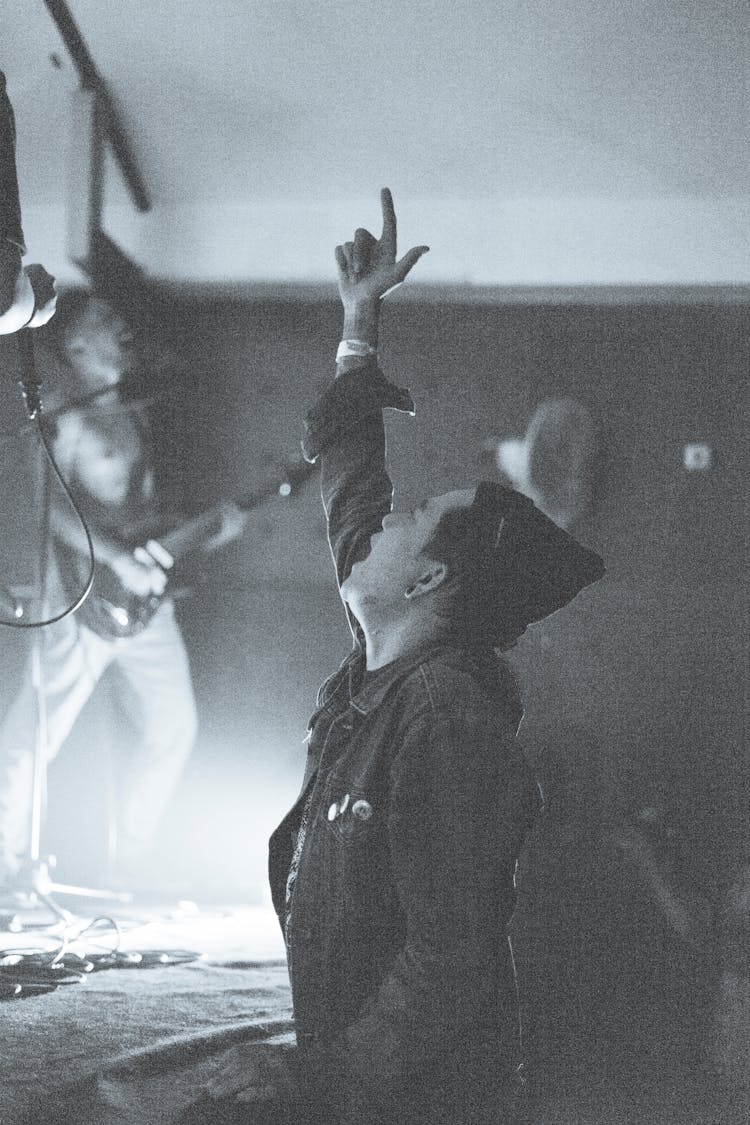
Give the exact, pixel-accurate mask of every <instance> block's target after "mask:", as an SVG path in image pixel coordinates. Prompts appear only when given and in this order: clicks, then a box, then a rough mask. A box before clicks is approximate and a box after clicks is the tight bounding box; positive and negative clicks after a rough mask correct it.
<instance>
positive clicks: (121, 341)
mask: <svg viewBox="0 0 750 1125" xmlns="http://www.w3.org/2000/svg"><path fill="white" fill-rule="evenodd" d="M65 346H66V350H67V352H68V355H69V356H70V359H71V362H72V363H73V365H74V367H75V368H76V371H77V372H78V374H79V375H80V376H81V377H82V378H83V379H84V380H85V381H86V383H87V385H89V386H90V387H91V388H92V389H97V388H99V387H109V386H114V385H115V384H116V383H118V382H119V381H120V379H121V378H122V376H123V375H124V374H125V372H126V371H128V370H129V368H130V367H131V366H132V363H133V358H134V348H133V334H132V332H131V331H130V328H129V327H128V325H127V323H126V322H125V320H124V319H123V317H121V316H120V314H119V313H118V312H116V311H115V310H114V309H113V308H112V306H111V305H109V304H107V302H106V301H100V300H98V299H94V300H92V301H91V302H90V303H89V305H88V306H87V308H86V311H85V312H84V314H83V316H82V317H81V318H80V320H79V321H78V322H77V323H76V324H75V325H74V326H73V327H72V328H71V329H70V331H69V332H68V335H67V336H66V340H65Z"/></svg>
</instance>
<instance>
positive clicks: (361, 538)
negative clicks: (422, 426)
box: [302, 362, 414, 586]
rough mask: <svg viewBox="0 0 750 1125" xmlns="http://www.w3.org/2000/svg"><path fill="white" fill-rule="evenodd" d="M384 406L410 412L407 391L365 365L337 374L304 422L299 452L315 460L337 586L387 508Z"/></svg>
mask: <svg viewBox="0 0 750 1125" xmlns="http://www.w3.org/2000/svg"><path fill="white" fill-rule="evenodd" d="M385 407H392V408H393V409H395V410H403V411H408V412H409V413H411V414H413V413H414V404H413V402H412V399H411V396H410V395H409V392H408V391H405V390H401V389H400V388H398V387H396V386H395V385H394V384H393V383H390V382H388V380H387V379H386V378H385V376H384V375H383V373H382V371H381V370H380V369H379V367H378V366H377V364H375V363H374V362H365V363H363V364H362V365H361V366H359V367H356V368H354V369H351V370H348V371H344V372H343V373H342V374H340V375H339V377H338V378H337V379H336V380H335V382H333V383H331V385H330V386H329V387H328V388H327V390H326V391H325V392H324V394H323V395H322V396H321V398H320V400H319V401H318V402H317V403H316V405H315V406H314V407H313V408H312V410H311V411H310V412H309V414H308V415H307V418H306V422H305V436H304V440H303V443H302V448H303V452H304V454H305V457H306V458H307V459H308V460H309V461H315V460H317V459H318V458H320V461H321V494H322V498H323V506H324V508H325V513H326V519H327V521H328V541H329V543H330V546H331V553H332V555H333V560H334V564H335V567H336V577H337V579H338V583H339V586H340V585H341V583H342V582H343V581H344V579H345V578H346V577H347V575H348V574H349V573H350V571H351V568H352V566H353V565H354V563H355V562H358V561H360V560H361V559H363V558H365V557H366V555H367V552H368V550H369V543H370V537H371V536H372V535H373V534H374V533H375V532H376V531H378V530H379V529H380V525H381V522H382V520H383V517H384V516H385V515H387V513H388V512H389V511H390V510H391V505H392V500H393V485H392V484H391V480H390V477H389V476H388V473H387V471H386V464H385V457H386V444H385V427H384V424H383V409H384V408H385Z"/></svg>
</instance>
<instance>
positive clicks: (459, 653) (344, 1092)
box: [213, 190, 604, 1125]
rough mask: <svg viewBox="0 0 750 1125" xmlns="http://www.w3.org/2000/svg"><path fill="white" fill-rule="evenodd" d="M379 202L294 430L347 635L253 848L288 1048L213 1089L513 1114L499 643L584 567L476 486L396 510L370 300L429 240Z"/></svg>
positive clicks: (564, 539)
mask: <svg viewBox="0 0 750 1125" xmlns="http://www.w3.org/2000/svg"><path fill="white" fill-rule="evenodd" d="M382 208H383V232H382V235H381V237H380V238H379V239H376V238H375V237H373V235H372V234H370V233H369V232H368V231H365V230H361V229H360V230H357V232H356V233H355V235H354V239H353V241H351V242H347V243H345V244H344V245H343V246H339V247H338V248H337V250H336V259H337V263H338V282H339V292H340V294H341V299H342V302H343V306H344V331H343V340H342V342H341V344H340V345H339V349H338V353H337V373H336V379H335V381H334V382H333V383H332V384H331V385H330V386H329V387H328V389H327V390H326V391H325V393H324V394H323V395H322V397H321V399H320V401H319V402H318V403H317V404H316V405H315V406H314V407H313V409H312V410H311V412H310V413H309V415H308V417H307V424H306V434H305V439H304V443H303V447H304V451H305V454H306V456H307V457H308V459H311V460H312V459H315V460H318V459H319V460H320V464H321V478H322V479H321V488H322V497H323V504H324V507H325V513H326V517H327V521H328V532H329V540H330V546H331V551H332V554H333V558H334V562H335V566H336V574H337V578H338V583H339V587H340V591H341V598H342V600H343V602H344V604H345V607H346V611H347V614H348V618H349V622H350V625H351V628H352V634H353V638H354V645H353V649H352V652H351V654H350V655H349V657H348V658H347V659H346V660H345V661H344V663H343V664H342V665H341V667H340V668H339V670H338V671H337V672H336V673H335V674H334V675H333V676H332V677H331V678H330V679H328V680H327V681H326V682H325V683H324V684H323V686H322V688H321V690H320V692H319V696H318V705H317V709H316V711H315V713H314V715H313V717H312V720H311V723H310V737H309V743H308V761H307V768H306V771H305V776H304V781H303V785H302V790H301V792H300V796H299V798H298V800H297V802H296V803H295V805H294V807H293V808H292V810H291V811H290V812H289V813H288V815H287V816H286V817H285V819H284V820H283V822H282V823H281V825H280V826H279V828H278V829H277V830H276V831H275V833H274V834H273V836H272V839H271V845H270V881H271V889H272V894H273V902H274V906H275V908H276V911H277V913H278V915H279V919H280V921H281V924H282V926H283V929H284V934H285V938H286V944H287V952H288V960H289V969H290V976H291V983H292V997H293V1005H294V1022H295V1031H296V1050H293V1051H292V1052H291V1053H290V1054H289V1055H288V1057H287V1067H286V1072H284V1070H283V1068H282V1067H281V1065H280V1064H279V1063H278V1061H277V1060H278V1055H276V1056H274V1054H273V1050H272V1045H271V1047H269V1049H268V1050H267V1051H266V1052H265V1053H264V1051H263V1049H262V1048H258V1047H256V1048H246V1049H245V1052H244V1059H243V1061H242V1062H240V1063H239V1065H238V1066H237V1067H236V1068H235V1073H234V1075H232V1074H231V1073H230V1070H231V1068H229V1067H228V1068H227V1073H226V1080H225V1082H224V1083H223V1084H222V1083H221V1082H217V1083H215V1084H214V1091H213V1092H214V1093H215V1094H227V1093H229V1092H231V1091H234V1092H239V1091H241V1097H242V1098H243V1099H245V1100H247V1099H249V1098H252V1097H253V1096H257V1097H264V1096H266V1095H267V1094H268V1092H269V1090H270V1089H271V1088H272V1087H274V1086H275V1087H276V1089H277V1090H280V1089H281V1088H282V1087H283V1085H284V1083H285V1082H286V1087H287V1090H289V1089H290V1088H291V1086H292V1085H293V1084H296V1087H297V1090H298V1096H299V1098H300V1100H301V1103H302V1105H303V1106H304V1107H305V1110H304V1113H303V1112H302V1111H300V1113H298V1114H297V1115H296V1116H294V1117H293V1120H295V1121H300V1120H309V1121H311V1122H315V1123H317V1125H322V1123H323V1122H326V1123H333V1122H336V1123H339V1125H355V1123H356V1125H364V1123H368V1125H375V1123H378V1125H396V1123H397V1122H398V1123H404V1125H427V1123H428V1122H429V1125H488V1123H489V1122H493V1123H496V1122H509V1121H517V1120H518V1113H519V1112H520V1110H519V1101H520V1087H521V1082H520V1078H519V1065H520V1062H521V1060H520V1043H519V1028H518V1005H517V997H516V983H515V975H514V969H513V959H512V954H511V949H510V944H509V938H508V927H509V923H510V920H511V917H512V914H513V909H514V904H515V897H516V895H515V885H514V875H515V868H516V862H517V859H518V855H519V852H520V850H521V847H522V844H523V841H524V837H525V835H526V834H527V832H528V831H529V829H530V827H531V825H532V823H533V821H534V819H535V816H536V814H537V812H538V810H539V804H540V799H539V793H538V787H537V785H536V783H535V781H534V778H533V777H532V775H531V772H530V770H529V767H528V766H527V764H526V761H525V760H524V757H523V754H522V752H521V750H520V748H519V746H518V744H517V742H516V734H517V730H518V726H519V723H520V720H521V717H522V707H521V703H520V700H519V696H518V693H517V690H516V686H515V683H514V679H513V676H512V673H511V671H510V669H509V666H508V665H507V663H506V662H505V660H504V659H503V658H502V657H500V656H498V655H497V653H496V650H497V649H504V648H507V647H509V646H510V645H512V644H513V643H514V641H515V640H516V639H517V638H518V637H519V636H520V635H521V634H522V633H523V632H524V630H525V628H526V626H527V625H529V624H530V623H531V622H533V621H538V620H541V619H542V618H544V617H546V616H547V615H548V614H550V613H552V612H554V611H555V610H556V609H559V608H560V607H561V606H563V605H565V604H566V603H567V602H568V601H570V600H571V599H572V598H573V597H575V595H576V594H577V593H578V592H579V591H580V590H581V589H582V588H583V587H584V586H586V585H587V584H589V583H590V582H593V581H596V580H597V579H598V578H600V577H601V575H602V573H603V569H604V568H603V566H602V563H601V560H600V559H599V558H598V556H596V555H595V554H593V552H591V551H588V550H586V549H585V548H584V547H581V546H580V545H579V544H578V543H577V542H576V541H575V540H574V539H572V538H571V537H570V536H569V535H567V534H566V533H565V532H564V531H561V530H560V529H559V528H558V527H556V525H554V524H553V523H552V522H551V521H550V520H548V519H547V517H546V516H544V515H542V513H541V512H539V511H538V510H537V509H536V508H535V507H534V505H533V504H532V502H531V501H530V500H528V499H526V498H525V497H524V496H521V495H520V494H518V493H515V492H513V491H511V490H508V489H505V488H502V487H500V486H499V485H497V484H494V483H491V482H482V483H481V484H479V485H478V486H477V487H473V488H469V489H465V490H461V491H455V492H449V493H446V494H444V495H441V496H433V497H431V498H430V499H428V500H426V501H425V502H424V503H423V504H422V505H420V507H418V508H417V509H416V511H402V512H398V513H397V512H394V511H393V510H392V492H393V490H392V486H391V481H390V479H389V477H388V474H387V472H386V467H385V433H384V426H383V409H384V408H385V407H391V408H393V409H396V410H402V411H408V412H411V411H412V410H413V405H412V400H411V397H410V395H409V393H408V392H407V391H405V390H400V389H399V388H397V387H396V386H394V385H393V384H392V383H390V382H388V380H387V379H386V378H385V376H384V375H383V374H382V372H381V371H380V369H379V367H378V363H377V347H378V324H379V312H380V303H381V300H382V298H383V296H384V295H385V294H386V293H387V292H388V290H390V289H391V288H392V287H393V286H395V285H397V284H399V283H400V282H402V281H403V280H404V278H405V277H406V275H407V274H408V273H409V271H410V270H411V269H412V267H413V266H414V265H415V264H416V262H417V261H418V259H419V258H420V257H421V256H422V254H424V253H425V252H426V250H427V247H425V246H419V247H415V248H414V249H412V250H410V251H408V252H407V253H406V254H405V255H404V256H403V257H402V258H401V259H397V256H396V217H395V213H394V209H393V202H392V200H391V196H390V192H388V191H387V190H384V191H383V193H382ZM240 1057H241V1051H239V1050H238V1052H237V1058H238V1061H239V1060H240ZM305 1114H306V1116H305Z"/></svg>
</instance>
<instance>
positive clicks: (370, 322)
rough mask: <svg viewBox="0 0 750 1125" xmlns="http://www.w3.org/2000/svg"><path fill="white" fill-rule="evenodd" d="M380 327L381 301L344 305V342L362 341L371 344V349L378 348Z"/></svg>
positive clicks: (374, 300) (375, 299)
mask: <svg viewBox="0 0 750 1125" xmlns="http://www.w3.org/2000/svg"><path fill="white" fill-rule="evenodd" d="M379 325H380V300H379V299H378V298H373V299H372V300H368V301H358V302H357V303H356V304H352V305H344V327H343V331H342V338H343V339H344V340H361V341H362V342H363V343H365V344H369V345H370V347H372V348H377V346H378V328H379Z"/></svg>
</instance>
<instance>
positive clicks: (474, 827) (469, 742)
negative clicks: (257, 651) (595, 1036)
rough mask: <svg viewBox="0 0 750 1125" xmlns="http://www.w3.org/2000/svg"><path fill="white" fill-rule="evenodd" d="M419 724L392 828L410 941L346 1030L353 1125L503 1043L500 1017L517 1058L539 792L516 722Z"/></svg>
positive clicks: (509, 1053) (401, 760) (508, 1059)
mask: <svg viewBox="0 0 750 1125" xmlns="http://www.w3.org/2000/svg"><path fill="white" fill-rule="evenodd" d="M414 727H415V729H412V730H410V731H409V732H408V733H407V734H406V736H405V738H404V741H403V743H402V745H401V749H400V752H399V754H398V757H397V759H396V762H395V767H394V770H393V798H392V806H391V814H390V819H389V825H388V832H389V843H390V851H391V860H392V865H393V873H394V879H395V883H396V889H397V894H398V897H399V900H400V904H401V907H402V909H403V911H404V914H405V917H406V920H407V930H406V940H405V944H404V946H403V948H402V949H401V950H400V952H399V954H398V957H397V959H396V961H395V964H394V966H393V968H392V970H391V971H390V973H389V974H388V975H387V976H386V977H385V979H384V980H383V981H382V984H381V986H380V988H379V989H378V991H377V992H376V993H375V994H374V996H373V997H372V998H371V999H370V1001H369V1002H368V1004H367V1005H366V1007H365V1009H364V1010H363V1012H362V1014H361V1015H360V1017H359V1018H358V1019H357V1021H356V1022H355V1023H354V1024H353V1025H351V1026H350V1027H349V1028H348V1030H347V1033H346V1035H345V1043H344V1045H343V1052H342V1054H343V1059H344V1065H345V1069H346V1073H345V1074H344V1075H343V1076H342V1078H343V1081H342V1086H343V1089H344V1091H345V1092H346V1094H345V1104H347V1109H346V1111H345V1112H344V1115H343V1116H344V1121H345V1122H347V1125H348V1123H349V1122H350V1121H351V1122H354V1121H355V1120H361V1119H362V1113H364V1112H365V1106H367V1107H369V1109H368V1110H367V1112H369V1113H372V1112H375V1114H376V1116H375V1118H374V1119H375V1120H376V1119H377V1112H379V1111H382V1112H383V1113H384V1114H385V1113H386V1109H387V1107H389V1106H393V1105H398V1104H400V1103H401V1102H402V1101H403V1099H404V1098H405V1097H406V1098H408V1093H407V1092H408V1090H409V1087H410V1083H411V1078H410V1074H412V1075H413V1074H414V1072H419V1071H423V1070H425V1069H427V1070H429V1069H430V1068H431V1067H432V1066H437V1067H439V1065H440V1063H439V1060H440V1058H441V1056H442V1057H443V1058H445V1057H446V1053H447V1052H451V1051H455V1050H456V1049H457V1048H458V1047H462V1048H463V1047H465V1045H466V1044H467V1043H471V1042H476V1043H477V1044H483V1043H484V1044H486V1043H487V1042H488V1041H489V1042H490V1043H492V1042H496V1038H495V1039H493V1031H494V1029H496V1028H497V1025H498V1015H499V1018H500V1035H501V1039H502V1052H503V1056H504V1061H505V1063H506V1065H507V1067H508V1068H509V1069H512V1068H513V1067H514V1066H515V1065H516V1064H517V1061H518V1057H517V1056H518V1050H519V1042H518V1016H517V1002H516V990H515V976H514V970H513V962H512V957H511V954H510V950H509V946H508V934H507V931H508V924H509V921H510V918H511V915H512V912H513V908H514V905H515V886H514V874H515V866H516V859H517V857H518V854H519V851H520V849H521V846H522V842H523V838H524V836H525V834H526V833H527V831H528V830H529V828H530V827H531V824H532V823H533V820H534V818H535V816H536V813H537V812H538V809H539V793H538V788H537V786H536V783H535V782H534V779H533V777H532V775H531V773H530V770H529V768H528V766H527V764H526V762H525V759H524V758H523V755H522V753H521V752H520V750H519V749H518V748H517V745H516V744H515V740H514V737H513V734H514V732H513V731H512V730H511V729H510V728H509V729H508V731H507V733H506V734H505V735H503V734H502V733H501V732H498V730H497V727H496V726H493V725H492V724H491V723H490V722H488V720H487V719H486V718H483V717H480V716H477V717H475V718H474V719H472V718H471V717H469V718H468V719H467V717H466V716H465V715H464V716H463V718H462V720H461V722H460V723H457V722H456V721H455V717H451V716H447V717H445V718H443V719H441V718H440V717H439V716H435V715H434V714H432V715H429V716H427V717H426V718H424V719H423V720H422V721H421V722H418V723H417V724H414ZM498 743H499V745H498ZM483 1029H484V1030H483ZM495 1058H497V1056H495ZM502 1064H503V1058H500V1059H497V1065H498V1066H502ZM377 1107H380V1110H378V1108H377Z"/></svg>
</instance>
